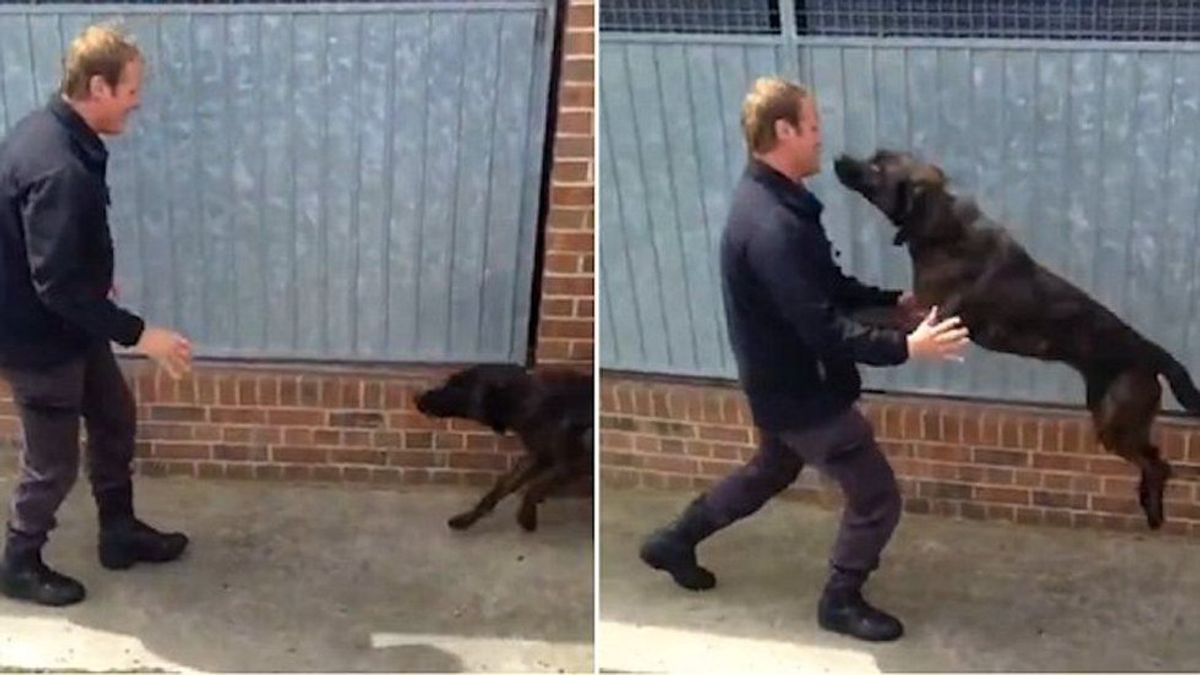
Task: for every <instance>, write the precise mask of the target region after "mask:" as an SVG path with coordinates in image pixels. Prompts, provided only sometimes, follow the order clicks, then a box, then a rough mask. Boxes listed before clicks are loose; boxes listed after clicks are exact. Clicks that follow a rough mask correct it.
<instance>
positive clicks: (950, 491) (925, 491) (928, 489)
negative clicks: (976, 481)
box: [917, 481, 972, 499]
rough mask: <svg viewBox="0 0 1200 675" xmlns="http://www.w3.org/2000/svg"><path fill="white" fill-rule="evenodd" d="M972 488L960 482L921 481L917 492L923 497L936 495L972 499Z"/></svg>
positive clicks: (936, 496)
mask: <svg viewBox="0 0 1200 675" xmlns="http://www.w3.org/2000/svg"><path fill="white" fill-rule="evenodd" d="M971 493H972V488H971V486H970V485H962V484H959V483H942V482H924V481H923V482H921V483H919V484H918V489H917V494H919V495H920V496H921V497H934V498H938V499H970V498H971Z"/></svg>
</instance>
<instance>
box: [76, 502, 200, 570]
mask: <svg viewBox="0 0 1200 675" xmlns="http://www.w3.org/2000/svg"><path fill="white" fill-rule="evenodd" d="M96 504H97V506H99V508H100V544H99V553H100V564H101V565H103V566H104V567H105V568H106V569H110V570H123V569H127V568H129V567H132V566H133V565H134V563H139V562H154V563H163V562H170V561H172V560H175V559H176V558H178V557H179V556H181V555H183V551H184V549H186V548H187V545H188V538H187V536H186V535H183V534H181V533H179V532H169V533H167V532H159V531H158V530H156V529H154V528H153V527H150V526H149V525H147V524H145V523H143V522H142V521H140V520H138V519H137V518H135V517H134V515H133V497H132V488H130V487H127V488H125V489H123V490H113V491H109V492H106V493H102V494H97V495H96Z"/></svg>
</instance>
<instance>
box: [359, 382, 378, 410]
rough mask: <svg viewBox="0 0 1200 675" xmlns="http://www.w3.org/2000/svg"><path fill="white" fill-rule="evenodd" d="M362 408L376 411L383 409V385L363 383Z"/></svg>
mask: <svg viewBox="0 0 1200 675" xmlns="http://www.w3.org/2000/svg"><path fill="white" fill-rule="evenodd" d="M362 407H364V408H370V409H378V408H382V407H383V383H382V382H364V383H363V386H362Z"/></svg>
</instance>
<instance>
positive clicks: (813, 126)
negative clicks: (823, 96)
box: [775, 96, 821, 178]
mask: <svg viewBox="0 0 1200 675" xmlns="http://www.w3.org/2000/svg"><path fill="white" fill-rule="evenodd" d="M775 135H776V137H777V138H778V139H779V145H780V146H781V147H783V148H785V149H786V152H787V156H788V157H789V158H790V159H791V161H792V165H793V166H794V167H795V169H796V171H797V173H798V174H799V175H800V177H801V178H805V177H807V176H812V175H814V174H816V173H817V172H819V171H820V170H821V115H820V112H818V110H817V106H816V101H814V100H813V97H812V96H806V97H805V98H804V99H802V100H801V102H800V125H799V126H798V127H797V126H793V125H792V124H791V123H789V122H786V121H784V120H780V121H778V122H776V123H775Z"/></svg>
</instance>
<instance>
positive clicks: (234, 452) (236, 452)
mask: <svg viewBox="0 0 1200 675" xmlns="http://www.w3.org/2000/svg"><path fill="white" fill-rule="evenodd" d="M269 458H270V455H269V453H268V451H267V447H266V446H262V445H234V444H231V443H218V444H216V445H214V446H213V459H216V460H219V461H222V462H265V461H267V460H268V459H269Z"/></svg>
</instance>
